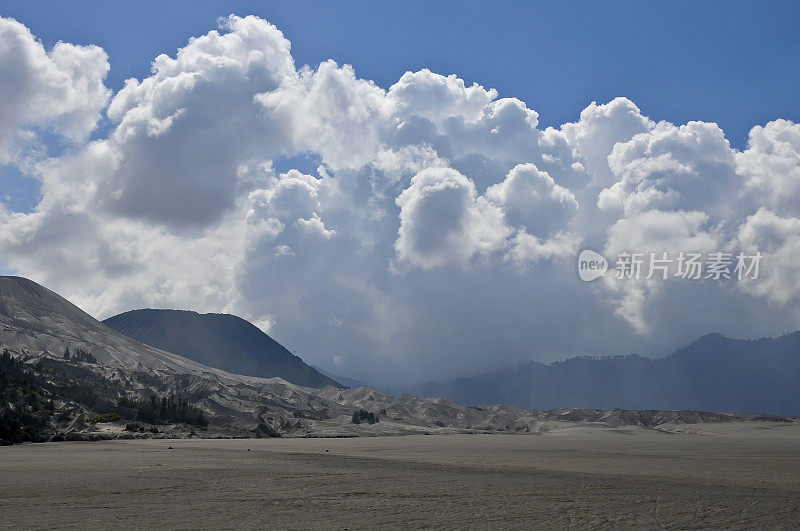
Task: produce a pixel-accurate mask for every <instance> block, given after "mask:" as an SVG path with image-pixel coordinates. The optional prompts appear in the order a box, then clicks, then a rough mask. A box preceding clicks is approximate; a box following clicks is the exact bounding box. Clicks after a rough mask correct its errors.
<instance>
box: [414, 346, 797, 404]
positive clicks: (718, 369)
mask: <svg viewBox="0 0 800 531" xmlns="http://www.w3.org/2000/svg"><path fill="white" fill-rule="evenodd" d="M798 389H800V331H798V332H794V333H791V334H786V335H784V336H781V337H777V338H763V339H757V340H745V339H731V338H728V337H725V336H722V335H719V334H708V335H706V336H703V337H701V338H700V339H698V340H697V341H695V342H693V343H691V344H690V345H688V346H686V347H684V348H681V349H679V350H677V351H676V352H674V353H673V354H671V355H669V356H667V357H666V358H661V359H655V360H654V359H649V358H643V357H640V356H635V355H631V356H617V357H610V358H586V357H580V358H572V359H569V360H566V361H561V362H556V363H551V364H543V363H537V362H531V363H527V364H524V365H522V366H519V367H516V368H513V369H508V370H502V371H496V372H492V373H488V374H482V375H477V376H472V377H467V378H459V379H457V380H455V381H452V382H447V383H431V384H427V385H423V386H420V387H418V388H416V389H414V391H415V392H416V393H418V394H420V395H421V396H442V397H446V398H449V399H451V400H455V401H456V402H459V403H463V404H479V403H505V404H510V405H513V406H516V407H521V408H553V407H596V408H601V409H605V408H625V409H699V410H705V411H747V412H751V413H771V414H779V415H800V393H798V392H797V390H798Z"/></svg>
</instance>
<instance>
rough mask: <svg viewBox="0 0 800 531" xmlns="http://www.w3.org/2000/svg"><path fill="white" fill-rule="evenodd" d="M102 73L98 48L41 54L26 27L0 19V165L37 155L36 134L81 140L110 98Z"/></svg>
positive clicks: (104, 62) (65, 47) (61, 46)
mask: <svg viewBox="0 0 800 531" xmlns="http://www.w3.org/2000/svg"><path fill="white" fill-rule="evenodd" d="M108 70H109V64H108V58H107V56H106V53H105V52H104V51H103V50H102V48H99V47H97V46H77V45H74V44H69V43H64V42H59V43H57V44H56V45H55V46H54V47H53V48H52V49H51V50H50V51H47V50H45V48H44V46H43V45H42V43H41V42H39V41H38V40H36V39H35V38H34V36H33V35H32V34H31V32H30V30H29V29H28V28H26V27H25V26H23V25H22V24H20V23H19V22H17V21H15V20H13V19H9V18H2V17H0V94H2V98H0V164H20V163H25V162H27V161H26V160H23V159H24V158H25V151H28V150H33V151H34V152H37V154H38V152H39V151H41V150H42V149H43V148H42V146H41V140H40V138H39V135H38V134H37V131H38V130H40V129H45V130H53V131H55V132H56V133H58V134H60V135H62V136H63V137H65V138H67V139H69V140H72V141H81V140H83V139H85V138H86V137H87V136H88V135H89V133H91V132H92V131H93V130H94V128H95V126H96V125H97V121H98V120H99V119H100V113H101V111H102V110H103V108H104V107H105V105H106V103H107V101H108V98H109V96H110V94H111V92H110V91H109V90H108V89H107V88H106V87H105V85H104V84H103V81H104V79H105V77H106V74H107V73H108ZM20 157H23V159H20Z"/></svg>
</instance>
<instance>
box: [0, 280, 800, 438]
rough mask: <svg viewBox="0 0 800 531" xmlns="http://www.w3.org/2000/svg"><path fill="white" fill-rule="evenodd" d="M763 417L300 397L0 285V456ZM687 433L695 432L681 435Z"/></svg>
mask: <svg viewBox="0 0 800 531" xmlns="http://www.w3.org/2000/svg"><path fill="white" fill-rule="evenodd" d="M729 421H759V422H762V421H764V422H769V423H775V422H778V423H785V422H790V421H789V420H787V419H784V418H780V417H774V416H763V415H762V416H756V415H747V414H736V415H732V414H724V413H703V412H699V411H644V410H636V411H626V410H621V409H611V410H600V409H564V408H559V409H553V410H525V409H520V408H516V407H512V406H507V405H493V406H463V405H459V404H457V403H455V402H452V401H450V400H446V399H443V398H420V397H417V396H413V395H408V394H406V395H403V396H400V397H391V396H387V395H384V394H381V393H379V392H377V391H375V390H373V389H369V388H366V387H361V388H358V389H340V388H337V387H335V386H332V385H329V386H327V387H324V388H322V389H314V388H311V387H303V386H300V385H296V384H292V383H289V382H287V381H285V380H283V379H281V378H269V379H267V378H259V377H254V376H244V375H238V374H232V373H229V372H225V371H223V370H221V369H217V368H212V367H208V366H206V365H203V364H201V363H199V362H197V361H195V360H190V359H188V358H185V357H183V356H180V355H178V354H174V353H171V352H167V351H165V350H161V349H158V348H155V347H153V346H150V345H146V344H143V343H141V342H139V341H136V340H134V339H131V338H129V337H127V336H125V335H123V334H121V333H119V332H117V331H116V330H113V329H112V328H110V327H108V326H106V325H105V324H103V323H101V322H100V321H97V320H96V319H94V318H93V317H91V316H90V315H88V314H87V313H85V312H83V311H82V310H80V309H79V308H78V307H76V306H75V305H73V304H71V303H70V302H69V301H67V300H66V299H64V298H63V297H61V296H59V295H57V294H56V293H54V292H52V291H50V290H48V289H47V288H44V287H42V286H40V285H39V284H36V283H35V282H32V281H30V280H27V279H25V278H20V277H0V444H5V443H8V442H21V441H29V440H33V441H48V440H49V441H58V440H65V439H66V440H86V439H92V440H96V439H98V438H105V439H107V438H142V437H262V436H269V437H275V436H288V437H320V436H324V437H342V436H348V437H350V436H364V435H400V434H410V433H502V432H513V433H516V432H523V433H542V432H547V431H554V430H556V431H557V430H561V429H571V428H573V427H574V426H575V425H576V423H587V422H588V423H597V424H598V425H602V426H611V427H614V426H637V427H639V428H642V429H658V430H661V431H665V432H674V431H681V430H684V429H686V428H684V426H685V425H687V424H691V425H695V424H697V423H708V422H729ZM691 429H692V430H696V429H697V428H691Z"/></svg>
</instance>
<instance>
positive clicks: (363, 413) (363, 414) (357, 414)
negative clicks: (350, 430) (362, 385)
mask: <svg viewBox="0 0 800 531" xmlns="http://www.w3.org/2000/svg"><path fill="white" fill-rule="evenodd" d="M364 421H366V422H368V423H369V424H375V423H376V422H380V419H379V418H378V415H376V414H375V413H373V412H372V411H367V410H366V409H359V410H357V411H354V412H353V418H352V420H351V422H352V423H353V424H361V423H362V422H364Z"/></svg>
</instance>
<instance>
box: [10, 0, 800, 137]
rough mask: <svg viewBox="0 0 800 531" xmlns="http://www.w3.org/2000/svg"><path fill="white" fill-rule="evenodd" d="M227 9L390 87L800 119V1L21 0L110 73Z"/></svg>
mask: <svg viewBox="0 0 800 531" xmlns="http://www.w3.org/2000/svg"><path fill="white" fill-rule="evenodd" d="M229 13H235V14H238V15H242V16H243V15H247V14H256V15H258V16H260V17H262V18H265V19H267V20H269V21H270V22H272V23H273V24H275V25H277V26H278V28H279V29H281V30H282V31H283V32H284V34H285V35H286V37H287V38H288V39H289V40H290V41H291V42H292V53H293V55H294V58H295V60H296V61H297V63H298V65H302V64H310V65H317V64H318V63H319V62H321V61H323V60H326V59H330V58H332V59H334V60H336V61H337V62H339V63H340V64H342V63H349V64H352V65H353V66H354V67H355V69H356V73H357V74H358V75H359V77H363V78H366V79H372V80H374V81H375V82H376V83H377V84H379V85H380V86H382V87H384V88H388V86H390V85H391V84H392V83H394V82H396V81H397V79H398V78H399V77H400V76H401V75H402V74H403V72H405V71H407V70H418V69H420V68H425V67H427V68H430V69H431V70H433V71H434V72H437V73H441V74H451V73H457V74H458V75H459V76H460V77H462V78H463V79H464V80H465V81H467V82H470V83H471V82H473V81H475V82H478V83H480V84H482V85H484V86H485V87H487V88H489V87H492V88H496V89H497V90H498V91H499V92H500V96H501V97H503V96H511V97H517V98H520V99H522V100H523V101H525V102H526V103H527V104H528V106H529V107H531V108H533V109H535V110H536V111H537V112H538V113H539V115H540V120H541V123H542V124H543V125H559V124H561V123H564V122H567V121H574V120H576V119H577V114H578V112H579V111H580V109H583V108H584V107H585V106H586V105H587V104H589V103H590V102H591V101H597V102H598V103H600V102H606V101H609V100H610V99H612V98H614V97H616V96H625V97H628V98H630V99H631V100H633V101H634V102H636V104H637V105H638V106H639V107H640V108H641V109H642V111H643V112H644V113H645V114H647V115H648V116H650V117H651V118H653V119H655V120H662V119H663V120H668V121H671V122H673V123H676V124H678V123H685V122H687V121H689V120H704V121H712V122H716V123H718V124H719V125H720V126H721V127H722V129H723V130H724V131H725V132H726V135H727V137H728V139H729V140H730V141H731V143H732V145H733V146H734V147H736V148H739V149H741V148H743V147H744V145H745V142H746V140H747V132H748V131H749V130H750V128H751V127H752V126H753V125H756V124H764V123H766V122H767V121H769V120H773V119H775V118H777V117H782V118H787V119H791V120H794V121H797V120H798V119H800V99H799V98H798V97H797V88H798V87H799V86H800V47H798V46H797V38H796V33H797V28H798V27H800V7H799V6H798V4H797V3H796V2H769V3H766V4H761V3H757V2H669V3H662V4H661V5H655V3H653V2H613V3H611V2H551V3H535V2H493V3H491V4H488V3H486V2H395V3H388V2H372V1H369V2H359V1H355V2H347V3H342V2H285V3H279V2H241V1H238V2H237V1H233V2H231V1H226V2H184V3H180V2H174V3H171V2H170V3H164V2H147V1H145V2H118V1H102V2H91V1H87V2H81V3H79V4H76V3H69V2H38V1H25V2H10V3H5V5H4V6H2V7H0V15H4V16H10V17H14V18H17V19H18V20H19V21H21V22H23V23H24V24H25V25H26V26H28V27H29V28H30V29H31V30H32V32H33V33H34V35H36V36H38V37H39V38H40V39H42V41H43V42H44V44H45V46H47V47H48V48H49V47H50V46H51V45H52V44H54V43H55V42H57V41H58V40H63V41H67V42H73V43H79V44H89V43H94V44H98V45H100V46H102V47H103V48H104V49H105V50H106V51H107V52H108V54H109V56H110V63H111V72H110V74H109V78H108V80H107V85H108V86H109V87H110V88H112V89H113V90H115V91H116V90H118V89H119V88H120V87H121V86H122V82H123V80H124V79H125V78H128V77H136V78H139V79H141V78H143V77H145V76H147V75H148V74H149V70H150V62H151V61H152V59H153V58H154V57H155V56H156V55H158V54H160V53H167V54H169V55H174V53H175V51H176V50H177V49H178V48H179V47H182V46H184V45H185V44H186V41H187V40H188V38H189V37H191V36H196V35H202V34H205V33H206V32H208V31H209V30H210V29H213V28H214V27H215V21H216V19H217V17H220V16H226V15H228V14H229Z"/></svg>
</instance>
